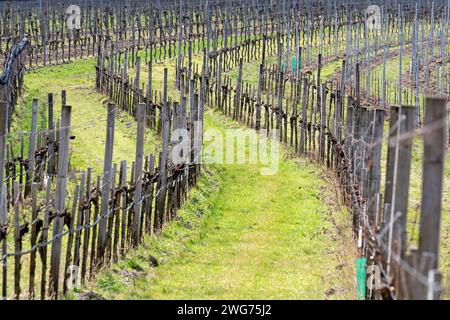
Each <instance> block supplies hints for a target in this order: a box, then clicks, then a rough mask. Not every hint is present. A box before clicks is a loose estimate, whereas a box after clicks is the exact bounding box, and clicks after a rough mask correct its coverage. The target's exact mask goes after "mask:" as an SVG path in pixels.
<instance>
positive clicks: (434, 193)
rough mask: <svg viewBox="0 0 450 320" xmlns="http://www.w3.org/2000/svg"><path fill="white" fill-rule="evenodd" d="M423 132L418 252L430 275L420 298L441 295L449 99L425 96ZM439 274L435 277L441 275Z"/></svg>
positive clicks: (426, 274)
mask: <svg viewBox="0 0 450 320" xmlns="http://www.w3.org/2000/svg"><path fill="white" fill-rule="evenodd" d="M425 105H426V108H425V119H424V127H425V128H427V129H429V131H427V132H425V134H424V136H423V140H424V152H423V184H422V206H421V214H420V232H419V254H420V261H421V266H422V268H421V270H420V273H421V274H422V275H423V276H425V277H427V278H430V277H431V281H430V282H429V285H428V287H427V286H424V285H423V284H422V285H421V288H420V290H419V291H420V293H419V294H420V296H419V295H416V296H415V298H418V299H439V295H440V293H441V292H440V291H441V289H440V283H439V281H438V282H437V283H436V281H435V277H436V275H437V274H438V271H437V269H438V267H439V239H440V232H439V231H440V226H441V211H442V191H443V176H444V165H445V161H444V159H445V153H446V135H447V129H446V126H447V125H446V124H447V117H448V115H447V99H444V98H430V97H427V98H425ZM438 278H439V276H437V277H436V279H438Z"/></svg>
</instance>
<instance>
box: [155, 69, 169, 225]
mask: <svg viewBox="0 0 450 320" xmlns="http://www.w3.org/2000/svg"><path fill="white" fill-rule="evenodd" d="M163 96H164V97H163V101H162V110H161V119H162V151H161V157H160V160H159V174H160V178H159V181H158V185H157V190H156V207H155V226H154V228H155V231H159V230H161V228H162V226H163V221H164V211H165V210H164V209H165V202H166V184H167V160H168V153H169V139H170V128H169V114H170V110H169V106H168V103H167V68H164V95H163Z"/></svg>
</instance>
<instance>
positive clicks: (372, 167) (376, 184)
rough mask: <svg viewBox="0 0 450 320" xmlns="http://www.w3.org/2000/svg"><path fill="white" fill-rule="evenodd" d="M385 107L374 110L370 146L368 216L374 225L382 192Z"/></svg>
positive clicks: (373, 225)
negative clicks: (378, 200) (379, 196)
mask: <svg viewBox="0 0 450 320" xmlns="http://www.w3.org/2000/svg"><path fill="white" fill-rule="evenodd" d="M384 112H385V111H384V109H375V110H373V111H372V114H373V117H372V121H373V132H372V137H371V147H370V148H369V150H368V151H369V157H368V170H369V173H368V180H369V188H368V199H367V200H368V204H369V206H368V216H369V223H370V225H371V226H372V227H374V228H375V227H377V226H376V225H375V220H376V219H375V218H376V215H377V211H378V202H377V199H378V195H379V193H380V180H381V146H382V139H383V128H384Z"/></svg>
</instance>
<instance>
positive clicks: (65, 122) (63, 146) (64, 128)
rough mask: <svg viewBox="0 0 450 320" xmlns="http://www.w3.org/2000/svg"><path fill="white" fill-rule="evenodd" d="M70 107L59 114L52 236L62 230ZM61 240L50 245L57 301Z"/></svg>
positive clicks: (53, 290) (65, 107) (53, 283)
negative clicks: (54, 215) (54, 214)
mask: <svg viewBox="0 0 450 320" xmlns="http://www.w3.org/2000/svg"><path fill="white" fill-rule="evenodd" d="M71 111H72V107H71V106H63V107H62V112H61V130H60V134H59V149H58V177H57V185H56V201H55V212H56V217H55V220H54V222H53V236H56V235H59V234H61V232H62V230H63V223H64V215H65V200H66V181H67V172H68V169H69V140H70V126H71ZM61 244H62V238H61V237H57V238H56V239H55V241H54V242H53V244H52V250H51V260H50V283H49V285H50V296H51V297H52V298H53V299H58V289H59V273H60V272H59V269H60V258H61Z"/></svg>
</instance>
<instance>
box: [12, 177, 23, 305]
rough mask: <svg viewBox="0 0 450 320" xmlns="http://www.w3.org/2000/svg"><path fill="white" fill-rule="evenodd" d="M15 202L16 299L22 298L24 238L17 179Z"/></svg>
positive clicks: (15, 183)
mask: <svg viewBox="0 0 450 320" xmlns="http://www.w3.org/2000/svg"><path fill="white" fill-rule="evenodd" d="M13 199H14V201H13V203H14V252H15V256H14V299H16V300H19V298H20V271H21V269H22V264H21V262H20V258H21V256H22V255H20V254H18V253H19V252H21V251H22V240H21V235H20V223H19V215H20V208H19V201H20V186H19V183H18V182H17V181H14V185H13Z"/></svg>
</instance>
